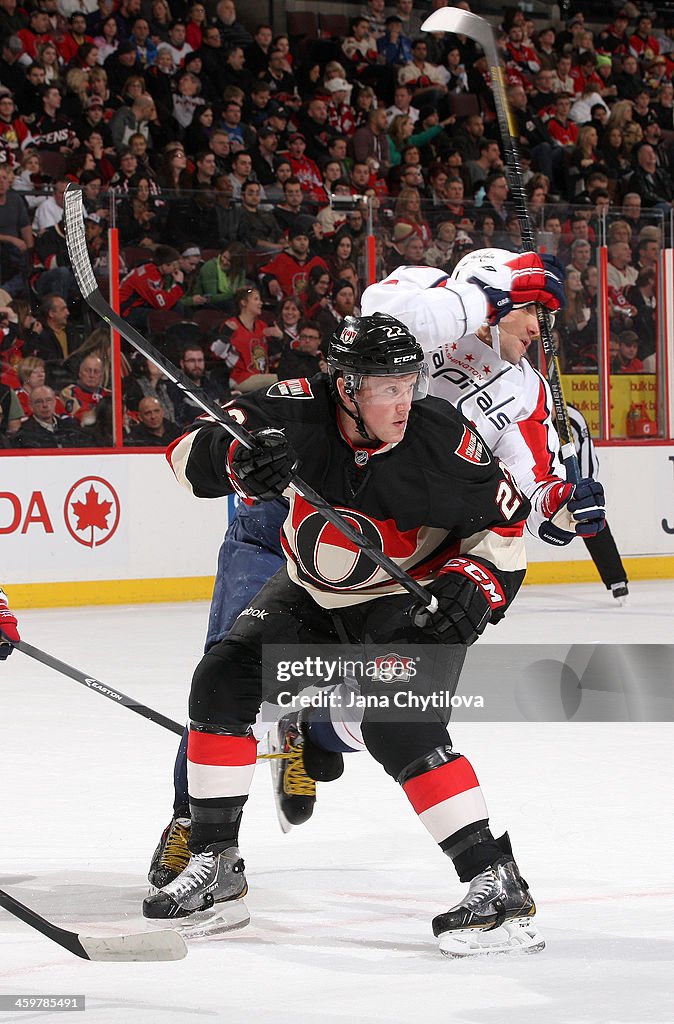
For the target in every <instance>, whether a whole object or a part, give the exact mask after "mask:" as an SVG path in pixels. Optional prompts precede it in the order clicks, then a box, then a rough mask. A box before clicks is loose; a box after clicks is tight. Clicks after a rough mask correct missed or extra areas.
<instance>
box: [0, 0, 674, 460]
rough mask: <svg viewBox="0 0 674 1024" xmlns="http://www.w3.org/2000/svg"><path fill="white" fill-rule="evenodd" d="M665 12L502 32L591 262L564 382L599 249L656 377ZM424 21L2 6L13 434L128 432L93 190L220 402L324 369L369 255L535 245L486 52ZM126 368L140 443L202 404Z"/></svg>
mask: <svg viewBox="0 0 674 1024" xmlns="http://www.w3.org/2000/svg"><path fill="white" fill-rule="evenodd" d="M441 3H442V0H432V7H433V8H435V7H437V6H441ZM457 6H462V7H464V8H466V9H470V8H469V5H468V3H466V2H463V0H462V2H461V3H460V4H457ZM475 9H476V12H477V13H480V11H479V7H478V6H477V5H475ZM649 10H651V9H650V8H647V7H645V6H644V7H643V9H640V8H639V7H638V6H635V4H634V3H628V4H627V5H626V7H625V9H615V10H614V13H613V15H612V17H611V19H610V23H608V24H605V25H603V26H602V27H600V28H599V29H597V28H596V27H595V29H594V30H592V29H590V28H589V27H588V25H587V24H586V20H585V17H584V15H583V13H582V12H581V11H580V10H577V11H576V13H573V15H572V17H571V18H570V20H569V21H568V22H566V23H565V24H564V25H563V26H561V27H551V26H550V25H547V24H535V23H534V22H532V21H530V20H527V16H526V14H525V13H523V12H522V11H520V10H518V9H516V8H514V7H512V8H506V9H505V12H504V17H503V21H502V24H501V25H500V26H498V29H497V43H498V47H499V51H500V55H501V58H502V62H503V65H504V69H505V75H506V81H507V85H508V96H509V101H510V105H511V107H512V110H513V116H514V118H515V121H516V124H517V127H518V132H519V141H520V150H521V157H522V169H523V174H524V181H525V184H526V189H527V195H528V199H529V203H530V212H531V217H532V219H533V223H534V225H535V227H536V230H537V232H538V243H539V245H540V246H541V248H545V249H546V251H548V252H553V253H555V254H556V255H557V256H558V257H559V259H560V260H561V262H562V263H563V265H564V266H565V267H566V268H567V274H566V291H567V306H566V308H565V310H564V311H563V313H562V314H561V315H560V316H559V317H558V321H557V324H556V334H557V337H558V342H559V351H560V356H561V360H562V366H563V369H564V370H566V372H593V371H594V372H596V369H597V359H598V357H597V302H596V294H597V288H598V281H597V268H596V259H595V255H596V250H597V246H598V245H600V244H602V245H603V244H605V245H607V246H608V258H609V270H608V286H609V310H610V324H611V330H610V338H611V359H612V363H611V370H612V372H616V373H619V372H625V373H635V372H648V371H650V372H653V371H654V369H655V349H656V344H655V338H656V330H655V318H656V301H657V294H658V254H659V252H660V250H661V249H662V247H663V246H664V245H666V244H671V238H670V234H669V232H670V223H671V213H672V202H673V200H674V174H673V170H674V144H673V140H674V86H673V84H672V75H673V73H674V15H673V16H672V17H671V20H670V21H665V20H664V19H663V18H660V17H655V18H654V17H653V15H652V14H651V13H649ZM426 13H427V11H422V10H420V9H419V7H418V6H417V7H414V6H413V2H412V0H397V2H396V3H395V4H394V6H392V7H387V6H385V0H367V3H366V6H365V7H364V8H363V9H362V12H361V13H360V14H358V15H357V16H355V17H352V18H351V19H350V22H349V23H348V29H347V30H346V31H345V34H344V35H342V36H339V35H330V36H328V35H327V34H325V33H324V34H323V37H318V38H312V37H305V38H300V39H298V38H292V39H291V38H289V37H288V36H287V35H274V32H273V30H272V28H271V26H269V25H267V24H257V25H255V24H250V23H248V22H247V20H246V16H245V9H241V11H239V12H237V9H236V7H235V3H234V0H218V2H217V3H215V4H212V3H208V4H204V3H201V2H200V0H195V2H191V3H190V2H189V0H170V2H168V0H35V2H33V3H31V4H28V3H27V4H26V6H20V4H19V3H18V2H17V0H0V47H1V50H2V54H1V56H0V369H1V378H0V381H1V383H0V446H3V447H20V448H32V447H38V448H39V447H45V448H48V447H92V446H94V447H96V446H105V445H110V444H112V421H113V416H112V412H113V397H112V389H113V388H114V387H115V385H116V383H118V382H115V381H113V380H112V371H111V359H110V340H109V334H108V332H107V329H103V328H102V327H101V326H100V325H99V324H98V323H97V322H96V321H93V320H92V319H91V318H90V316H88V314H87V309H86V307H85V306H84V304H83V303H82V301H81V298H80V296H79V293H78V291H77V286H76V283H75V279H74V277H73V274H72V271H71V269H70V265H69V260H68V255H67V250H66V245H65V237H64V229H63V224H62V217H63V195H64V191H65V189H66V187H67V185H68V183H69V182H74V183H77V184H79V185H80V186H81V187H82V190H83V197H84V206H85V230H86V237H87V245H88V249H89V254H90V257H91V260H92V264H93V266H94V269H95V272H96V274H97V277H98V278H99V282H100V283H101V286H102V287H104V286H107V279H108V275H109V272H110V268H109V267H108V247H107V228H108V226H109V224H110V221H111V216H112V215H113V214H114V223H115V225H116V227H117V228H118V231H119V242H120V247H121V258H122V270H123V273H124V276H123V279H122V280H121V283H120V296H119V297H120V307H121V312H122V314H123V316H124V317H125V319H126V320H127V321H128V322H129V323H131V324H133V325H135V326H136V327H138V328H139V329H140V330H141V331H146V332H149V333H150V334H151V335H152V336H153V337H154V339H155V340H158V341H159V342H160V343H161V344H162V345H163V346H164V348H165V350H166V352H167V353H168V354H169V355H170V357H171V358H172V359H174V360H176V361H177V362H179V364H180V366H181V368H182V369H183V371H184V372H185V373H186V374H187V375H188V376H189V377H190V378H191V379H192V380H193V381H194V382H195V384H197V385H199V386H200V387H202V388H204V390H205V391H206V393H207V394H208V395H209V396H210V397H212V398H214V399H216V400H225V399H226V398H227V397H228V396H229V395H231V394H232V393H233V392H234V393H236V392H244V391H247V390H251V389H253V388H256V387H261V386H264V385H266V384H269V383H271V382H273V381H275V380H279V379H289V378H293V377H297V376H300V375H302V376H304V375H311V374H313V373H315V372H318V371H320V370H323V369H324V368H325V360H324V352H325V347H326V343H327V339H328V338H329V336H330V334H331V333H332V331H333V330H334V328H335V326H336V325H337V324H338V323H339V321H340V320H341V319H342V318H343V317H344V316H346V315H348V314H351V313H354V312H356V313H357V312H358V302H359V297H360V294H361V291H362V288H363V286H364V283H365V281H366V271H367V270H368V269H369V272H370V273H374V274H376V276H378V277H381V276H383V275H385V274H387V273H390V272H391V271H392V270H394V269H395V268H396V267H397V266H399V265H401V264H404V263H407V264H422V265H423V264H426V265H429V266H434V267H438V268H441V269H442V270H445V271H448V272H451V270H452V269H453V267H454V266H455V264H456V262H457V261H458V259H460V258H461V256H463V255H464V254H465V253H466V252H467V251H469V250H471V249H473V248H478V247H482V246H484V245H495V246H502V247H506V248H510V249H513V250H517V249H518V248H519V247H520V246H521V236H520V227H519V221H518V219H517V216H516V214H515V210H514V208H513V205H512V203H511V202H510V195H509V188H508V180H507V176H506V174H505V169H504V164H503V152H502V149H501V146H500V143H499V132H498V124H497V119H496V114H495V110H494V105H493V94H492V87H491V80H490V72H489V68H488V66H487V61H486V59H485V57H484V55H483V54H482V52H481V51H480V49H479V47H478V46H477V45H476V44H475V43H474V42H473V41H472V40H471V39H467V38H464V37H456V36H452V35H446V34H427V33H426V34H424V33H422V32H421V28H420V26H421V23H422V21H423V19H424V17H425V15H426ZM332 196H336V197H339V199H338V200H337V201H336V202H331V197H332ZM370 227H372V229H373V234H374V235H375V237H376V253H375V257H374V260H375V264H376V265H375V266H374V267H369V268H368V267H367V262H366V246H365V242H366V236H367V235H368V233H369V229H370ZM169 314H172V316H169ZM121 385H122V391H123V397H124V425H123V433H124V440H125V443H127V444H130V445H136V446H142V447H147V446H164V445H166V444H168V443H170V442H171V441H172V440H173V439H174V438H175V437H176V436H178V435H179V433H180V432H181V431H182V430H184V429H185V427H186V426H188V425H189V423H190V422H191V421H192V419H193V418H194V415H195V413H196V407H195V406H194V405H193V404H192V403H191V402H190V400H189V399H188V398H187V397H186V396H185V394H184V392H182V391H180V390H179V389H177V388H175V387H174V386H173V385H172V384H170V383H169V382H168V381H166V380H165V379H164V378H163V377H162V375H161V374H160V373H159V372H158V371H157V370H156V369H155V368H154V367H153V366H152V365H151V364H148V363H147V362H146V361H145V360H144V359H138V357H137V356H135V355H134V354H132V352H131V350H130V349H127V348H126V346H123V352H122V381H121Z"/></svg>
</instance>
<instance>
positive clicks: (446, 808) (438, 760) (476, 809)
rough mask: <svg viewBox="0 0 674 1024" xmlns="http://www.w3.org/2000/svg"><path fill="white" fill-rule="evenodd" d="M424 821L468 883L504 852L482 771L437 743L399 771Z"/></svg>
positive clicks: (401, 781) (412, 801)
mask: <svg viewBox="0 0 674 1024" xmlns="http://www.w3.org/2000/svg"><path fill="white" fill-rule="evenodd" d="M398 782H399V783H400V785H401V786H402V787H403V789H404V791H405V795H406V796H407V799H408V800H409V801H410V803H411V804H412V807H413V808H414V810H415V811H416V812H417V814H418V815H419V818H420V820H421V822H422V824H423V825H425V827H426V828H427V829H428V831H429V832H430V834H431V835H432V837H433V839H435V841H436V842H437V843H438V844H439V846H440V849H441V850H442V851H443V853H446V854H447V855H448V856H449V857H451V858H452V861H453V862H454V867H455V868H456V871H457V874H458V876H459V878H460V879H461V881H462V882H469V881H470V880H471V878H474V877H475V875H477V874H479V872H480V871H483V870H484V869H485V868H486V867H488V866H489V865H490V864H492V863H494V861H495V860H498V858H499V857H501V856H502V850H501V848H500V847H499V846H498V844H497V843H496V840H495V839H494V837H493V836H492V834H491V831H490V829H489V814H488V811H487V805H486V803H485V800H484V796H483V795H482V790H481V789H480V784H479V782H478V780H477V776H476V774H475V771H474V769H473V766H472V765H471V763H470V761H468V760H467V758H465V757H464V756H463V755H462V754H457V753H455V752H454V751H453V750H452V748H451V746H448V745H445V746H442V747H436V748H435V749H434V750H431V751H429V753H428V754H425V755H424V756H423V757H420V758H417V760H415V761H413V762H412V763H411V764H409V765H407V767H406V768H404V769H403V771H402V772H401V773H400V775H399V776H398Z"/></svg>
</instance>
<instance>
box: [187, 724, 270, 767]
mask: <svg viewBox="0 0 674 1024" xmlns="http://www.w3.org/2000/svg"><path fill="white" fill-rule="evenodd" d="M187 757H188V760H189V761H192V763H193V764H214V765H246V764H254V763H255V758H256V757H257V740H256V739H255V737H254V736H218V735H216V734H215V733H210V732H195V731H193V730H192V729H190V735H189V739H188V741H187Z"/></svg>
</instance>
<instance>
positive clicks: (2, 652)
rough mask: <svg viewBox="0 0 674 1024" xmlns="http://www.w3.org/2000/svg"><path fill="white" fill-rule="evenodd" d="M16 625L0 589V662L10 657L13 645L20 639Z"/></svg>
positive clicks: (4, 595) (3, 593)
mask: <svg viewBox="0 0 674 1024" xmlns="http://www.w3.org/2000/svg"><path fill="white" fill-rule="evenodd" d="M18 625H19V624H18V622H17V621H16V615H14V614H13V613H12V612H10V610H9V608H8V606H7V595H6V594H5V592H4V590H2V588H0V661H4V660H5V658H8V657H9V656H10V654H11V653H12V651H13V650H14V646H13V645H14V644H16V643H18V642H19V640H20V639H21V637H20V636H19V630H18Z"/></svg>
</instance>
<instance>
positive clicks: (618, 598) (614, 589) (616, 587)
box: [611, 580, 629, 607]
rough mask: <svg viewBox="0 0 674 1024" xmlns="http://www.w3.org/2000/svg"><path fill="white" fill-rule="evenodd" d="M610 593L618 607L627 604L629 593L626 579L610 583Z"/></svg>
mask: <svg viewBox="0 0 674 1024" xmlns="http://www.w3.org/2000/svg"><path fill="white" fill-rule="evenodd" d="M611 594H612V595H613V597H614V598H615V602H616V604H617V605H618V606H619V607H622V606H623V605H625V604H627V597H628V594H629V588H628V586H627V581H626V580H621V582H620V583H612V584H611Z"/></svg>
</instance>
